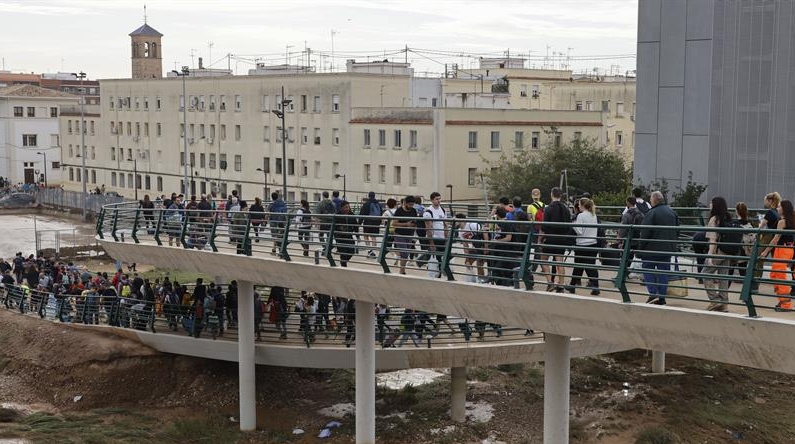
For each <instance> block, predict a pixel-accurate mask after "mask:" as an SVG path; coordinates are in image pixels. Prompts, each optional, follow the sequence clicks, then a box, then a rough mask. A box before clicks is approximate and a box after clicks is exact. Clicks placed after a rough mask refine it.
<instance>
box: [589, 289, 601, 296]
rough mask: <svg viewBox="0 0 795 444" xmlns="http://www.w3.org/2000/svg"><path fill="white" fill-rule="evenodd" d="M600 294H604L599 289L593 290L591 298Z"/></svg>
mask: <svg viewBox="0 0 795 444" xmlns="http://www.w3.org/2000/svg"><path fill="white" fill-rule="evenodd" d="M600 294H602V292H601V291H599V290H597V289H593V290H591V296H599V295H600Z"/></svg>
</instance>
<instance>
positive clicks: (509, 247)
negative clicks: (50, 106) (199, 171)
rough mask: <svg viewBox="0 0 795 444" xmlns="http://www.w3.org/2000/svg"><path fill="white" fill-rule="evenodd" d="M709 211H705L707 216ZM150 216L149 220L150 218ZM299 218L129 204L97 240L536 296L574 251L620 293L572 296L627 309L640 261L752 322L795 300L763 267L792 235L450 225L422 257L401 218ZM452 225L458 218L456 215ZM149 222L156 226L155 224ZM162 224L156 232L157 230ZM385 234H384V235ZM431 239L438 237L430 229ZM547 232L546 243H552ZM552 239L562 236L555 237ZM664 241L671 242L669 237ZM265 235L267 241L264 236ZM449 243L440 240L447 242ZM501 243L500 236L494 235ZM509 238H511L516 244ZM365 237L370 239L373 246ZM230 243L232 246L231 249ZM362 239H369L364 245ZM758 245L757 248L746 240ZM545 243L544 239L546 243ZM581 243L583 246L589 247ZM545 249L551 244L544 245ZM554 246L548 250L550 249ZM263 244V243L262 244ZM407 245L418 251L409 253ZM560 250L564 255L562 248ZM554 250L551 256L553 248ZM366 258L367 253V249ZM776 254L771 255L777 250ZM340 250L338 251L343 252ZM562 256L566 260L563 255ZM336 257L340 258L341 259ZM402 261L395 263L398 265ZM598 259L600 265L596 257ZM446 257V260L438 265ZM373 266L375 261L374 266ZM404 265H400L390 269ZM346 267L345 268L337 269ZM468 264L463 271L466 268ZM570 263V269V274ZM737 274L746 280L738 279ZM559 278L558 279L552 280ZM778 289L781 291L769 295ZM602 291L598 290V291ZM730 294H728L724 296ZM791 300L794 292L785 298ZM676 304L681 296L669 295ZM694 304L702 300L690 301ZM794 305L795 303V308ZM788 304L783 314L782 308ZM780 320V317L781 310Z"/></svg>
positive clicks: (778, 262) (106, 216)
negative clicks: (304, 259) (411, 273)
mask: <svg viewBox="0 0 795 444" xmlns="http://www.w3.org/2000/svg"><path fill="white" fill-rule="evenodd" d="M699 210H702V209H699ZM144 212H148V216H147V215H146V214H143V213H144ZM295 216H296V214H295V213H287V214H285V213H268V212H264V213H262V214H261V215H260V214H257V215H256V216H254V217H252V213H249V212H246V211H244V212H219V211H214V212H208V211H202V210H164V209H154V210H144V209H140V208H136V207H135V206H130V205H109V206H106V207H105V208H104V209H103V211H102V214H101V215H100V218H99V220H98V223H97V235H98V237H100V238H105V239H108V238H112V239H113V240H114V241H117V242H124V241H126V240H125V236H126V235H127V234H129V235H130V238H131V240H132V241H133V242H135V243H139V242H141V240H140V238H142V237H143V238H144V240H145V241H148V239H152V240H153V241H154V242H156V243H157V244H158V245H162V241H161V239H160V238H161V235H163V237H168V238H169V241H170V242H169V243H170V244H171V245H173V244H174V243H175V241H176V246H178V247H181V248H191V249H192V248H197V249H205V250H211V251H213V252H218V251H222V250H224V251H226V250H229V249H230V248H232V247H230V246H229V245H234V251H235V252H236V253H237V254H243V255H248V256H251V255H253V254H255V253H256V254H263V255H267V253H268V247H267V246H265V247H264V248H263V244H270V243H272V248H271V250H270V252H271V254H272V255H273V256H277V257H279V258H281V259H282V260H286V261H290V260H294V256H295V255H296V254H299V255H303V256H310V254H309V253H310V247H311V253H312V256H313V257H314V261H315V263H319V262H320V260H321V259H325V260H326V261H327V262H328V264H329V265H330V266H333V267H334V266H347V265H348V263H354V264H357V265H360V264H368V263H374V264H378V265H380V268H381V269H382V271H383V272H384V273H392V272H393V271H394V269H395V268H396V266H397V265H398V264H399V263H400V261H401V260H402V256H406V255H415V254H419V257H417V258H407V259H415V261H414V262H415V266H413V267H412V266H409V265H410V264H404V266H403V267H400V268H401V272H405V271H406V269H413V270H415V272H416V271H417V270H421V269H423V270H424V268H425V265H426V264H428V263H433V262H436V263H437V264H436V265H434V266H433V267H432V270H430V271H428V272H429V274H430V273H431V271H433V272H434V273H438V274H441V275H443V276H444V277H445V278H447V279H448V280H461V279H464V280H467V281H470V282H471V281H472V280H473V275H474V266H477V267H478V275H477V276H475V277H474V279H475V280H477V279H478V278H484V277H487V278H488V280H489V281H490V282H492V283H496V284H498V285H508V286H514V287H516V286H518V284H519V283H524V285H525V288H532V287H533V285H534V274H535V275H538V274H541V275H542V276H544V277H545V278H546V279H547V280H549V279H550V276H552V274H551V273H550V272H549V271H545V270H547V269H548V267H550V266H552V265H555V262H554V261H553V260H552V259H553V258H551V257H547V256H555V255H563V254H565V252H567V251H573V252H574V254H575V256H576V257H575V259H576V260H577V263H576V264H575V265H576V268H578V269H582V270H583V271H584V272H589V271H594V270H595V271H596V272H597V273H598V272H600V271H602V272H605V271H606V272H609V273H615V278H614V279H610V280H609V282H611V283H612V284H613V288H612V289H606V288H604V287H603V286H601V285H596V284H597V283H598V282H597V281H599V282H604V281H608V279H606V278H603V277H602V278H597V279H596V280H592V281H591V282H590V283H589V285H588V286H583V285H580V284H579V282H582V281H581V280H579V281H577V280H573V281H572V282H575V284H574V285H573V287H574V288H575V290H576V288H577V287H579V288H592V291H593V292H600V291H602V290H605V291H617V292H618V293H619V294H620V295H621V298H622V300H623V301H624V302H632V298H633V297H637V296H640V295H644V296H646V294H645V293H644V292H642V291H638V290H637V289H633V288H631V287H630V286H628V284H631V282H629V275H630V268H629V267H630V266H631V265H632V263H633V258H634V257H636V256H637V257H640V258H641V259H642V260H643V261H644V262H646V263H648V264H649V265H648V267H653V268H648V267H645V268H644V274H645V275H646V279H647V280H657V279H663V277H665V278H666V279H667V278H671V277H672V278H674V279H671V280H672V281H681V280H682V279H684V282H685V283H684V284H682V283H672V284H671V285H670V286H668V288H671V289H672V293H676V294H681V293H683V292H685V291H687V290H694V291H695V290H699V291H701V290H705V291H707V293H708V298H709V299H702V300H704V301H705V302H709V303H710V306H709V307H710V309H714V310H718V311H723V310H724V309H725V308H726V306H727V304H728V305H732V304H733V305H738V303H736V302H730V301H728V295H729V294H738V295H739V300H740V302H739V304H741V305H743V306H744V307H745V310H746V311H747V313H748V315H749V316H757V310H758V309H759V308H783V309H785V310H786V306H788V305H789V303H788V298H787V297H784V292H783V290H782V288H783V287H785V286H786V287H790V286H791V285H792V282H791V280H790V279H788V278H786V273H784V274H785V276H784V277H782V272H781V269H782V268H788V267H789V266H790V265H791V264H793V263H794V262H793V260H792V256H791V255H790V256H789V257H786V256H784V257H777V258H774V259H772V260H771V259H769V258H760V257H759V253H760V252H761V251H763V250H764V249H766V248H767V247H776V246H772V245H770V244H769V240H770V238H772V237H773V236H774V235H776V234H792V233H791V232H788V231H786V230H783V231H779V230H769V229H765V230H759V229H756V228H722V227H716V228H708V227H702V226H696V225H680V226H657V225H653V226H648V225H622V224H618V223H610V222H605V223H600V224H576V223H568V222H560V223H556V222H535V221H526V222H524V221H508V220H495V219H492V218H447V219H445V222H446V229H445V231H444V237H443V238H441V237H437V238H436V243H438V246H439V248H440V250H439V251H438V252H432V254H428V251H427V250H428V249H427V248H426V249H425V250H426V251H417V250H415V249H414V245H413V244H414V242H416V241H419V242H420V243H421V244H424V243H428V242H431V240H429V239H428V238H427V237H426V238H414V235H413V234H412V235H411V236H410V238H407V237H406V236H402V235H401V234H400V232H399V231H400V230H401V228H402V227H394V228H395V230H392V228H393V226H392V224H393V222H394V221H396V220H397V218H395V217H381V216H358V215H339V214H337V215H317V214H313V215H312V221H311V223H309V222H306V221H301V222H297V221H296V220H295ZM448 216H451V215H449V214H448ZM147 217H148V219H147ZM155 219H156V220H157V223H155ZM399 219H400V220H401V221H413V222H415V224H416V223H425V222H428V221H429V220H428V219H425V218H422V217H418V218H404V217H401V218H399ZM469 222H473V223H475V224H479V226H480V227H481V230H480V231H481V232H483V233H484V237H483V239H482V240H476V241H475V242H474V243H473V242H472V240H469V239H466V238H465V236H464V235H462V234H461V233H462V232H463V233H464V234H466V232H467V231H469V230H467V229H466V228H465V227H466V224H467V223H469ZM368 226H369V227H373V228H370V230H369V231H370V232H369V233H359V232H360V229H361V227H368ZM376 227H377V228H376ZM574 228H577V229H579V230H580V231H582V232H591V233H592V232H593V231H594V230H593V229H594V228H596V230H595V231H596V233H597V234H596V235H593V234H591V235H590V236H591V237H590V238H589V239H592V240H596V243H588V242H584V243H583V244H581V245H577V236H576V235H575V234H574V233H573V229H574ZM622 229H623V230H626V233H627V236H626V237H625V238H619V237H618V236H617V233H618V231H619V230H622ZM427 231H431V232H432V231H433V229H432V228H428V229H427ZM700 231H703V232H707V233H715V236H717V237H720V236H723V235H727V234H732V233H733V234H734V236H733V237H743V236H745V237H744V238H743V242H737V243H735V244H733V245H729V244H728V242H718V243H719V244H722V245H721V246H723V247H724V248H726V249H730V247H737V248H738V249H740V250H741V251H740V252H739V253H737V254H733V255H727V254H722V253H721V252H720V251H717V252H716V253H715V254H711V255H710V254H707V253H706V252H703V251H695V250H696V249H698V248H699V247H703V246H704V245H707V244H704V243H703V242H701V243H699V242H693V240H692V238H693V236H692V234H694V233H697V232H700ZM545 232H546V234H544V233H545ZM645 232H648V233H652V232H653V233H657V234H660V233H662V234H663V235H662V236H661V237H662V240H660V239H656V238H655V239H648V238H647V239H643V238H639V236H640V235H641V234H642V233H645ZM553 233H554V234H553ZM664 233H668V234H667V235H665V234H664ZM260 234H262V235H261V236H260ZM440 234H441V233H440ZM495 234H496V236H495ZM506 234H511V238H510V239H511V240H510V241H508V242H506V241H505V240H506V239H509V238H508V236H507V235H506ZM365 236H372V237H373V239H368V238H366V237H365ZM514 236H515V237H516V238H519V239H520V240H521V242H520V243H517V241H515V240H512V239H513V237H514ZM224 237H226V238H228V241H229V243H226V242H224V241H223V238H224ZM360 237H361V239H360ZM749 237H753V240H752V241H750V240H748V238H749ZM545 238H546V239H545ZM582 239H583V237H582V236H581V237H580V240H582ZM540 240H544V242H546V243H540V242H539V241H540ZM550 240H554V243H552V244H550V243H549V241H550ZM261 241H264V242H263V244H260V242H261ZM409 242H410V243H411V245H409ZM555 247H559V248H555ZM550 248H551V249H550ZM779 248H781V250H782V251H790V250H792V248H791V247H790V246H779ZM360 249H362V251H365V250H368V251H366V254H364V253H362V252H360V251H359V250H360ZM545 249H546V250H547V251H551V252H552V254H544V253H543V252H544V250H545ZM771 249H772V248H771ZM335 250H336V251H335ZM560 251H563V252H564V253H560ZM335 254H336V256H337V257H335ZM393 256H397V257H393ZM597 257H598V258H599V262H598V263H597V262H596V260H595V259H594V261H593V262H591V261H590V259H588V258H597ZM657 257H663V258H667V259H668V260H670V258H675V259H676V261H678V262H681V264H680V265H681V266H682V268H683V269H684V270H674V271H669V270H667V269H666V267H667V266H666V265H665V264H663V263H658V262H659V260H658V259H655V258H657ZM436 258H438V260H436ZM368 259H369V260H374V262H368ZM393 259H397V261H396V262H397V263H391V262H392V260H393ZM338 260H339V263H338ZM700 260H709V261H712V262H713V263H712V264H708V265H711V266H710V267H708V268H707V270H709V271H708V272H704V270H702V269H700V268H697V271H692V270H690V269H691V268H692V263H693V262H698V261H700ZM462 262H463V263H462ZM483 263H485V264H486V265H485V266H486V267H487V268H488V276H483V275H482V270H481V268H482V267H483ZM764 264H768V265H773V266H774V268H776V270H774V271H775V273H778V274H776V275H775V277H764V274H763V273H762V272H763V271H764V268H763V265H764ZM539 265H540V266H541V267H542V272H541V273H538V272H536V271H534V270H533V269H534V268H535V267H537V266H539ZM570 266H571V264H568V263H567V264H566V267H570ZM733 273H737V274H739V275H740V276H741V278H736V277H733V276H732V274H733ZM553 277H554V276H553ZM688 279H697V280H703V281H707V282H708V285H711V287H709V288H704V287H698V286H693V285H690V284H689V280H688ZM733 282H735V283H741V286H740V290H739V291H738V290H736V289H730V287H731V284H732V283H733ZM770 285H773V286H774V288H773V292H772V293H771V292H770V291H767V290H768V289H769V287H770ZM556 287H563V289H565V290H566V291H571V292H573V291H575V290H571V288H569V287H570V286H569V285H564V284H563V283H557V284H554V285H552V286H551V289H555V290H557V291H560V289H559V288H556ZM594 287H596V288H594ZM724 287H729V288H724ZM787 293H788V291H787ZM666 296H667V297H670V298H674V297H676V296H675V295H673V294H672V295H666ZM755 296H758V297H759V298H760V299H762V300H771V298H778V299H779V303H780V306H779V307H771V306H770V304H767V305H759V304H757V303H755V302H754V297H755ZM690 300H698V299H697V298H690ZM790 303H791V302H790ZM781 304H783V305H781ZM777 311H779V310H778V309H777Z"/></svg>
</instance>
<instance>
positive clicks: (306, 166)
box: [301, 160, 309, 177]
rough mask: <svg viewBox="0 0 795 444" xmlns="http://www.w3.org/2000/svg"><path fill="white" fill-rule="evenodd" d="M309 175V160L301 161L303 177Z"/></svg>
mask: <svg viewBox="0 0 795 444" xmlns="http://www.w3.org/2000/svg"><path fill="white" fill-rule="evenodd" d="M308 175H309V162H307V161H306V160H302V161H301V177H306V176H308Z"/></svg>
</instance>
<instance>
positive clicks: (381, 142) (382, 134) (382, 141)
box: [378, 129, 386, 148]
mask: <svg viewBox="0 0 795 444" xmlns="http://www.w3.org/2000/svg"><path fill="white" fill-rule="evenodd" d="M378 146H379V147H381V148H383V147H385V146H386V130H382V129H380V130H378Z"/></svg>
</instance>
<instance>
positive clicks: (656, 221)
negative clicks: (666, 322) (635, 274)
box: [638, 191, 679, 305]
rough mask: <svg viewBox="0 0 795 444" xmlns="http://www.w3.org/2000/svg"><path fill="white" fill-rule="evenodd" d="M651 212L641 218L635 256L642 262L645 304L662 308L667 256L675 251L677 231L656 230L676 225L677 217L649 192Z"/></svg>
mask: <svg viewBox="0 0 795 444" xmlns="http://www.w3.org/2000/svg"><path fill="white" fill-rule="evenodd" d="M650 200H651V209H650V210H649V211H648V212H647V213H646V215H645V216H644V217H643V225H644V226H645V228H644V229H642V230H641V232H640V243H639V246H638V248H639V251H638V254H639V256H640V258H641V259H642V261H643V263H642V265H641V267H642V269H643V281H644V283H645V284H646V288H647V290H648V292H649V298H648V299H647V300H646V303H647V304H656V305H665V304H666V302H665V296H666V294H667V293H668V277H669V276H668V275H669V273H670V271H671V256H673V254H674V253H675V252H676V235H677V233H676V232H677V230H675V229H670V228H655V226H659V227H675V226H678V225H679V217H678V216H677V215H676V213H674V211H673V210H672V209H671V207H669V206H668V205H667V204H666V203H665V197H664V196H663V194H662V193H661V192H659V191H654V192H653V193H651V198H650Z"/></svg>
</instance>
